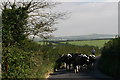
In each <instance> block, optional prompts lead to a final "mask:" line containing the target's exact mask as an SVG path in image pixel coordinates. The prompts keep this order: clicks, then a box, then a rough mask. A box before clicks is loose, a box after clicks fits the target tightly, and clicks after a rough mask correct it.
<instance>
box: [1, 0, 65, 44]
mask: <svg viewBox="0 0 120 80" xmlns="http://www.w3.org/2000/svg"><path fill="white" fill-rule="evenodd" d="M55 5H57V3H54V2H46V1H45V0H41V1H39V2H38V1H35V0H31V1H28V2H24V1H23V2H17V1H14V2H10V1H8V2H3V8H2V24H3V32H2V33H3V43H4V44H5V46H9V45H12V44H15V43H20V42H21V41H23V40H25V39H26V38H27V37H29V36H31V35H32V36H39V37H41V38H44V39H47V38H49V37H50V36H51V35H50V34H49V33H52V32H53V31H55V30H56V28H55V27H53V25H54V24H56V23H57V20H58V19H62V18H63V16H64V15H65V14H64V13H51V11H50V9H51V8H52V7H54V6H55Z"/></svg>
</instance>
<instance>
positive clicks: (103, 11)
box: [2, 0, 119, 36]
mask: <svg viewBox="0 0 120 80" xmlns="http://www.w3.org/2000/svg"><path fill="white" fill-rule="evenodd" d="M2 1H3V0H2ZM10 1H11V0H10ZM12 1H13V0H12ZM16 1H21V0H16ZM24 1H27V0H24ZM38 1H40V0H38ZM47 1H48V0H47ZM49 1H51V0H49ZM52 1H58V2H62V4H59V5H57V6H56V7H55V8H53V11H57V12H71V13H70V14H68V17H69V18H68V19H66V20H59V23H58V24H56V25H55V27H57V29H58V30H57V31H55V32H54V33H53V35H54V36H73V35H86V34H118V1H119V0H52Z"/></svg>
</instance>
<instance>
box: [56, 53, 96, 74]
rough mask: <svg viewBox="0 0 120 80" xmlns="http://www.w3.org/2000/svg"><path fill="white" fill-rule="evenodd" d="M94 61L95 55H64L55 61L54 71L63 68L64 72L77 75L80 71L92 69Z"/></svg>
mask: <svg viewBox="0 0 120 80" xmlns="http://www.w3.org/2000/svg"><path fill="white" fill-rule="evenodd" d="M95 60H96V58H95V55H87V54H81V53H70V54H64V55H62V56H60V57H59V58H58V59H57V60H56V66H55V68H54V71H57V70H59V69H61V68H65V69H66V70H74V72H75V73H78V72H80V70H86V69H90V68H93V66H94V62H95Z"/></svg>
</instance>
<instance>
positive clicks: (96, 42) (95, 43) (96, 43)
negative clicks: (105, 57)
mask: <svg viewBox="0 0 120 80" xmlns="http://www.w3.org/2000/svg"><path fill="white" fill-rule="evenodd" d="M108 41H109V40H87V41H68V42H67V43H68V44H72V45H80V46H84V45H89V46H97V47H99V48H102V47H103V46H104V44H105V43H106V42H108ZM61 43H66V42H61Z"/></svg>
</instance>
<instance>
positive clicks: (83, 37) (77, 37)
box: [34, 34, 115, 41]
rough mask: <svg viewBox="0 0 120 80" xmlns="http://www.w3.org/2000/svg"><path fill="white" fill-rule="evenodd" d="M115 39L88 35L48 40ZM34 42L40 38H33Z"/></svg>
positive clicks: (100, 35)
mask: <svg viewBox="0 0 120 80" xmlns="http://www.w3.org/2000/svg"><path fill="white" fill-rule="evenodd" d="M111 38H115V35H114V34H111V35H108V34H90V35H79V36H63V37H53V38H50V40H92V39H111ZM34 41H41V39H40V38H35V39H34Z"/></svg>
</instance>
